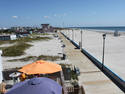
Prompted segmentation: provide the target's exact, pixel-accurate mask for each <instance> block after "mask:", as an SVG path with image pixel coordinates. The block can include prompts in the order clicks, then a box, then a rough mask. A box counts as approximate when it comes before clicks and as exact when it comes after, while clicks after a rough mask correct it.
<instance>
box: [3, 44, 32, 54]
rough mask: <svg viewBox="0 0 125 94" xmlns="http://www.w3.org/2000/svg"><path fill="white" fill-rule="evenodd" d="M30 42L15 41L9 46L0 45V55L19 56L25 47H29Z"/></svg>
mask: <svg viewBox="0 0 125 94" xmlns="http://www.w3.org/2000/svg"><path fill="white" fill-rule="evenodd" d="M30 46H32V45H30V44H27V43H24V42H20V43H17V44H15V45H13V46H9V47H2V48H1V49H2V50H3V54H2V56H21V55H24V54H25V52H24V51H25V50H26V49H27V48H29V47H30Z"/></svg>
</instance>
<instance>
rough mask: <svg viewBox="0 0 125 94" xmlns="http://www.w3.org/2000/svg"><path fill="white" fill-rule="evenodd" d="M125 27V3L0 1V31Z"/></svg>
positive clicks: (100, 0) (123, 0) (96, 0)
mask: <svg viewBox="0 0 125 94" xmlns="http://www.w3.org/2000/svg"><path fill="white" fill-rule="evenodd" d="M43 23H49V24H51V25H52V26H61V27H67V26H70V27H71V26H125V0H0V28H2V27H7V28H8V27H12V26H40V24H43Z"/></svg>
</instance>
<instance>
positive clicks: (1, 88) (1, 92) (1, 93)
mask: <svg viewBox="0 0 125 94" xmlns="http://www.w3.org/2000/svg"><path fill="white" fill-rule="evenodd" d="M5 93H6V83H5V82H4V80H2V83H1V84H0V94H5Z"/></svg>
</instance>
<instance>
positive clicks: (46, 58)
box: [8, 55, 60, 62]
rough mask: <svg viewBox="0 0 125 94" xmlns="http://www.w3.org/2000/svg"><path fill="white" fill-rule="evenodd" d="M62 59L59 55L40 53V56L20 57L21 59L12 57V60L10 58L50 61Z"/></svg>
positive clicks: (13, 60)
mask: <svg viewBox="0 0 125 94" xmlns="http://www.w3.org/2000/svg"><path fill="white" fill-rule="evenodd" d="M58 59H60V57H59V56H47V55H40V56H27V57H24V58H20V59H12V60H8V61H9V62H15V61H22V62H25V61H30V60H32V61H37V60H50V61H56V60H58Z"/></svg>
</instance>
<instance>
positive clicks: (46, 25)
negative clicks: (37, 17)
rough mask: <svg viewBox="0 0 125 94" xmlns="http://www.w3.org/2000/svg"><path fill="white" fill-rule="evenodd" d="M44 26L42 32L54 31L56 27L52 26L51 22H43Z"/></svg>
mask: <svg viewBox="0 0 125 94" xmlns="http://www.w3.org/2000/svg"><path fill="white" fill-rule="evenodd" d="M41 26H42V32H53V31H54V29H53V27H52V26H50V25H49V24H41Z"/></svg>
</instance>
